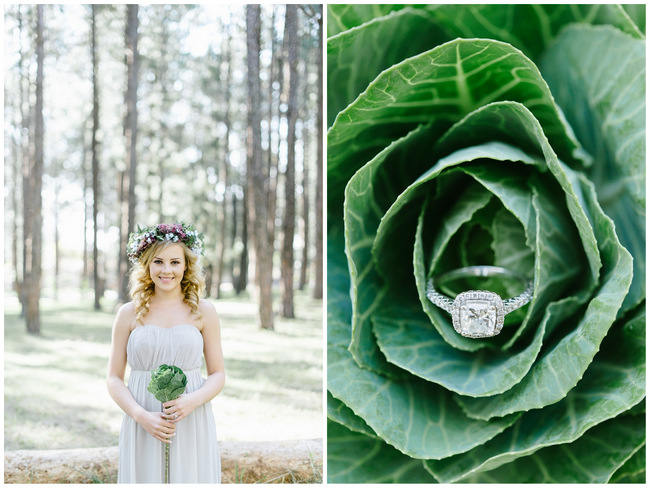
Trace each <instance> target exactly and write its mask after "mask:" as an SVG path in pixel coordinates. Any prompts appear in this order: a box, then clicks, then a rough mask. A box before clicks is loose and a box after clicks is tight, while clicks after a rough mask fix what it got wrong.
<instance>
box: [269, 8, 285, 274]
mask: <svg viewBox="0 0 650 488" xmlns="http://www.w3.org/2000/svg"><path fill="white" fill-rule="evenodd" d="M277 44H278V43H277V35H276V31H275V8H274V9H273V14H272V15H271V66H270V73H269V113H268V116H269V127H268V134H267V135H268V143H269V144H268V146H269V150H268V155H267V156H268V158H267V168H266V179H267V181H268V191H267V208H268V214H267V218H266V232H267V235H268V238H269V248H271V249H272V250H273V251H272V252H275V215H276V208H277V193H278V191H277V188H278V160H279V159H280V118H281V117H282V114H281V112H280V105H281V104H280V97H281V93H282V69H281V66H282V55H280V56H277V51H278V46H277ZM276 66H277V67H278V70H277V80H278V97H277V100H278V104H277V107H278V111H277V114H278V116H277V129H278V130H277V148H276V152H275V155H274V154H273V137H272V136H273V82H274V81H275V78H274V67H276ZM271 259H272V258H271ZM271 274H273V270H272V269H271Z"/></svg>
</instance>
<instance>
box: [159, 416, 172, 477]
mask: <svg viewBox="0 0 650 488" xmlns="http://www.w3.org/2000/svg"><path fill="white" fill-rule="evenodd" d="M160 409H161V411H162V412H164V411H165V409H164V407H163V406H162V405H160ZM163 444H164V445H165V451H164V452H165V464H164V466H163V470H164V471H163V478H164V479H163V482H164V483H165V484H167V483H169V447H170V444H169V443H167V442H163Z"/></svg>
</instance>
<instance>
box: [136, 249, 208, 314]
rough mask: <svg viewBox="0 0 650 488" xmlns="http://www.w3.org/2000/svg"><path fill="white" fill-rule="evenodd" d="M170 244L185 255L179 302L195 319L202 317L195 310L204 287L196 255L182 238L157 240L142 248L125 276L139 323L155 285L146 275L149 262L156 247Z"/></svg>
mask: <svg viewBox="0 0 650 488" xmlns="http://www.w3.org/2000/svg"><path fill="white" fill-rule="evenodd" d="M171 244H178V245H179V246H181V247H182V248H183V254H184V256H185V272H184V273H183V279H182V280H181V291H182V292H183V303H186V304H187V305H188V306H189V307H190V311H191V313H192V315H194V316H196V317H197V318H198V319H199V320H201V318H202V317H201V313H200V312H199V300H200V299H201V296H202V295H203V291H204V290H205V278H204V276H203V269H202V267H201V264H200V263H199V258H198V256H197V255H196V254H194V253H193V252H192V251H190V249H189V248H188V247H187V246H186V245H185V244H183V243H182V242H170V241H158V242H155V243H153V244H152V245H151V246H149V247H148V248H147V249H145V251H144V252H143V253H142V255H141V256H140V257H139V258H138V262H137V263H135V265H134V266H133V269H132V270H131V275H130V277H129V294H130V295H131V299H132V300H133V304H134V305H135V320H136V322H138V323H140V324H142V319H143V318H144V316H145V315H147V313H149V304H150V302H151V297H152V296H153V295H154V291H155V285H154V283H153V281H152V280H151V276H150V275H149V265H150V264H151V261H153V259H154V257H155V255H156V253H157V252H158V251H159V250H160V249H164V248H166V247H167V246H169V245H171Z"/></svg>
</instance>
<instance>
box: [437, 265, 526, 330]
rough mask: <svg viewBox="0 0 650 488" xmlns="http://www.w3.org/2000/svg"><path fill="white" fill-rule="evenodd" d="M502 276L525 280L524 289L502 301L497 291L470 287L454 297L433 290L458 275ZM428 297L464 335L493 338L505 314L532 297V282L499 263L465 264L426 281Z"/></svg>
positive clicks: (500, 327) (455, 278)
mask: <svg viewBox="0 0 650 488" xmlns="http://www.w3.org/2000/svg"><path fill="white" fill-rule="evenodd" d="M493 276H503V277H509V278H515V279H517V280H520V281H522V282H524V283H526V285H525V289H524V291H523V292H522V293H521V294H520V295H517V296H516V297H513V298H508V299H507V300H503V299H502V298H501V297H500V296H499V295H498V294H497V293H494V292H491V291H485V290H469V291H464V292H462V293H459V294H458V295H457V296H456V298H455V299H453V300H452V299H451V298H449V297H448V296H446V295H443V294H442V293H440V292H438V291H436V289H435V288H434V281H435V285H436V286H437V287H438V288H441V287H442V286H443V285H444V283H446V282H449V281H452V280H457V279H460V278H469V277H481V278H488V277H493ZM427 298H428V299H429V300H431V302H432V303H433V304H434V305H436V306H438V307H440V308H441V309H443V310H444V311H445V312H447V313H449V314H451V319H452V323H453V325H454V329H456V332H458V333H459V334H460V335H462V336H465V337H472V338H479V337H492V336H495V335H497V334H498V333H499V332H501V329H502V328H503V319H504V317H505V315H506V314H508V313H510V312H512V311H513V310H517V309H518V308H521V307H523V306H524V305H526V304H527V303H528V302H530V301H531V300H532V298H533V281H532V280H530V281H528V279H527V278H524V277H522V276H520V275H519V274H517V273H514V272H512V271H510V270H509V269H506V268H502V267H500V266H467V267H465V268H458V269H455V270H453V271H449V272H447V273H443V274H442V275H440V276H437V277H435V280H434V279H429V281H428V282H427Z"/></svg>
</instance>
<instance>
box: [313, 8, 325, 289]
mask: <svg viewBox="0 0 650 488" xmlns="http://www.w3.org/2000/svg"><path fill="white" fill-rule="evenodd" d="M319 10H320V16H319V17H318V56H317V59H318V62H317V63H316V65H317V66H318V78H317V79H316V83H317V84H318V101H317V104H316V106H317V107H318V113H317V116H316V127H317V131H316V134H317V141H318V143H317V144H316V192H315V193H316V194H315V205H314V207H315V211H316V236H315V238H316V242H315V243H316V253H315V256H314V280H315V281H314V293H313V295H312V296H313V297H314V298H323V7H322V5H321V6H319Z"/></svg>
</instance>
